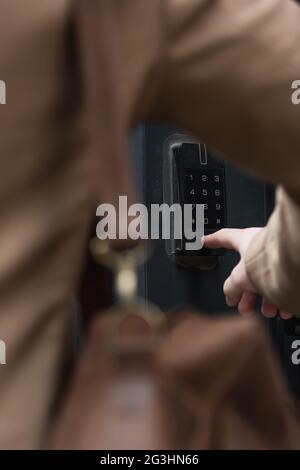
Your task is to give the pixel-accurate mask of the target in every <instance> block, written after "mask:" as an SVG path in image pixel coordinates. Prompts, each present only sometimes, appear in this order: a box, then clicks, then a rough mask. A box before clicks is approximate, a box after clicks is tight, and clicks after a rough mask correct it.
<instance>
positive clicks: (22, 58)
mask: <svg viewBox="0 0 300 470" xmlns="http://www.w3.org/2000/svg"><path fill="white" fill-rule="evenodd" d="M91 1H92V0H91ZM93 1H95V0H93ZM98 1H99V2H101V1H103V0H98ZM72 3H73V2H72V0H26V1H23V0H2V2H1V16H0V48H1V54H0V75H1V76H0V79H1V80H5V81H6V83H7V105H5V106H0V155H1V172H0V227H1V229H0V260H1V262H0V338H1V339H3V340H5V341H6V344H7V365H6V366H2V367H0V396H1V399H0V447H1V448H5V447H9V448H20V447H21V448H35V447H38V446H39V445H40V443H41V439H42V437H43V435H44V432H45V430H46V427H47V422H48V415H49V410H50V407H51V404H52V402H53V397H54V394H55V391H56V386H57V382H58V376H59V374H58V370H59V367H60V365H61V364H62V360H63V357H64V350H65V344H66V338H67V330H68V325H69V317H70V306H71V299H72V295H73V292H74V290H75V287H76V282H77V279H78V274H79V271H80V266H81V263H82V258H83V247H84V243H85V240H86V235H87V229H88V225H89V220H90V218H91V215H92V213H93V212H94V209H95V201H94V200H93V197H92V194H91V188H90V180H91V178H92V176H93V175H92V174H91V168H90V165H89V160H88V159H87V158H85V156H86V141H87V139H86V132H85V128H86V126H85V119H84V116H83V113H82V110H81V106H80V93H79V91H80V88H79V87H78V86H77V81H76V69H75V67H74V64H73V63H72V54H71V43H70V42H69V40H68V35H67V31H68V27H69V23H70V20H71V13H72ZM111 3H112V4H113V7H114V19H115V22H116V25H117V31H118V34H117V37H116V38H115V39H116V41H117V44H118V46H119V47H118V49H119V52H120V54H119V64H118V66H119V69H120V71H121V73H120V75H119V76H120V80H119V83H117V84H116V86H117V87H118V91H119V93H120V96H121V100H122V103H123V110H124V115H123V118H122V119H123V120H122V123H121V124H122V126H123V127H124V129H126V131H129V130H130V128H132V127H133V126H134V125H135V124H136V123H138V122H139V121H141V120H147V119H156V120H160V121H166V122H169V123H172V124H174V125H178V126H181V127H184V128H185V129H186V130H187V131H188V132H189V133H191V134H194V135H195V136H197V137H198V138H199V139H202V140H203V141H205V142H206V143H208V144H210V145H212V146H214V147H216V148H217V149H218V150H220V151H221V152H223V153H224V155H226V157H228V158H229V159H231V160H232V161H233V162H235V163H237V164H240V165H241V166H243V167H244V168H246V169H248V170H250V171H252V172H254V173H255V174H256V175H258V176H262V177H263V178H265V179H267V180H270V181H274V182H276V183H280V184H281V186H282V189H281V190H280V191H279V193H278V203H277V208H276V211H275V213H274V214H273V216H272V219H271V221H270V223H269V225H268V227H267V229H266V230H265V231H264V232H263V233H262V235H261V236H259V238H258V239H257V240H255V242H254V243H253V244H252V246H251V248H250V250H249V254H248V262H247V263H248V270H249V274H250V276H251V278H252V280H253V282H254V284H255V285H256V286H257V287H258V289H259V290H260V291H261V292H262V293H263V294H264V295H265V296H266V297H267V298H268V299H269V300H270V301H271V302H273V303H274V304H276V305H278V306H279V307H281V308H283V309H284V310H288V311H299V310H300V297H299V292H298V291H299V288H298V278H300V246H299V245H300V237H299V234H298V230H299V227H300V211H299V207H298V205H297V200H299V197H300V190H299V189H300V177H299V175H300V132H299V124H300V108H298V107H297V106H294V105H293V104H292V102H291V83H292V81H293V80H295V79H299V78H300V54H299V44H300V10H299V9H298V7H297V6H296V5H295V4H294V3H293V2H292V1H290V0H122V1H120V0H111ZM99 86H101V83H99ZM288 194H289V196H288ZM98 202H99V201H98Z"/></svg>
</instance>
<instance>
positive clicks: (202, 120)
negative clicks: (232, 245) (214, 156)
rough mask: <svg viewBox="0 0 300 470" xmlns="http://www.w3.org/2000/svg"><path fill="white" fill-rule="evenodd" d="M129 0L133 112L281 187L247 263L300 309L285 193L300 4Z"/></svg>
mask: <svg viewBox="0 0 300 470" xmlns="http://www.w3.org/2000/svg"><path fill="white" fill-rule="evenodd" d="M128 3H130V4H131V5H132V4H134V3H135V4H136V5H137V3H139V7H137V10H138V12H139V13H138V15H139V16H138V15H137V14H136V15H133V10H132V11H131V13H132V14H131V19H130V20H128V24H131V28H128V29H130V32H128V33H126V32H125V33H124V31H125V30H124V29H123V34H125V36H124V37H125V38H126V41H125V42H126V43H127V45H128V47H127V59H126V64H127V65H128V63H129V62H131V63H132V67H131V68H128V67H126V66H125V64H124V70H127V73H128V70H132V71H134V73H133V75H132V76H131V77H128V76H127V81H125V82H126V83H127V90H126V93H125V95H126V96H127V97H128V96H131V99H130V103H131V113H132V114H133V115H134V120H135V121H136V120H137V119H141V118H148V119H151V120H153V119H154V120H158V121H160V122H161V121H163V122H168V123H171V124H174V125H177V126H180V127H182V128H184V129H186V130H187V131H188V132H189V133H191V134H193V135H195V136H196V137H198V138H199V139H201V140H202V141H204V142H206V143H207V144H208V145H210V146H212V147H215V148H216V149H217V150H219V151H221V152H222V153H223V154H224V155H225V156H226V158H228V159H230V160H231V161H233V162H234V163H236V164H238V165H240V166H242V167H244V168H245V169H248V170H249V171H250V172H253V173H254V174H256V175H257V176H260V177H262V178H264V179H266V180H269V181H273V182H275V183H279V184H280V185H282V187H283V188H285V192H284V191H283V190H281V191H280V192H279V194H278V202H277V208H276V211H275V213H274V214H273V216H272V218H271V220H270V222H269V224H268V226H267V228H266V229H265V231H264V232H263V233H262V235H261V236H260V237H259V238H258V239H257V240H255V241H254V242H253V244H252V246H251V248H250V250H249V254H248V259H247V269H248V271H249V274H250V276H251V278H252V280H253V282H254V284H255V285H256V286H257V288H258V289H259V291H260V292H261V293H262V294H264V295H266V296H267V298H269V300H270V301H273V302H274V303H276V304H277V305H278V306H280V307H282V308H284V309H289V310H291V309H292V310H297V309H298V310H300V295H299V296H298V282H299V290H300V234H299V236H298V232H299V231H300V206H298V205H297V204H296V203H295V202H294V200H292V199H291V198H290V197H289V196H287V194H288V193H289V194H294V195H298V194H299V195H300V107H298V106H295V105H293V104H292V101H291V95H292V89H291V85H292V82H293V81H294V80H296V79H299V78H300V53H299V46H300V9H299V7H298V6H297V4H296V3H294V2H293V1H292V0H230V1H229V0H164V1H157V0H153V2H147V1H145V0H141V1H139V2H134V0H132V1H131V2H128ZM150 4H151V8H150V7H149V5H150ZM146 5H148V7H147V8H146ZM143 9H144V12H145V15H147V18H146V16H145V17H144V21H142V17H143ZM149 9H151V11H149ZM123 15H124V11H123ZM134 16H135V18H134ZM123 17H124V16H123ZM135 20H136V21H135ZM133 23H134V25H133ZM123 25H124V23H123ZM128 38H130V39H131V43H130V44H131V46H132V48H131V49H130V48H129V40H128ZM146 38H147V39H146ZM129 50H130V51H131V52H130V53H129ZM134 63H135V64H136V66H135V65H134ZM138 64H143V67H141V66H140V65H138ZM130 93H131V95H130ZM299 200H300V198H299ZM298 278H299V281H298ZM297 298H298V300H297Z"/></svg>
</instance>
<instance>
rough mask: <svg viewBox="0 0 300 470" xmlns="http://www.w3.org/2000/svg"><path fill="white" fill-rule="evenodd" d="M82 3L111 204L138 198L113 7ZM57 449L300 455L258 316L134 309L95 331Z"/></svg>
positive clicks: (55, 440)
mask: <svg viewBox="0 0 300 470" xmlns="http://www.w3.org/2000/svg"><path fill="white" fill-rule="evenodd" d="M77 4H78V5H77V6H78V12H79V13H78V19H79V23H80V32H81V35H80V38H81V44H82V52H83V54H82V55H83V57H84V59H85V60H84V70H85V72H86V74H85V77H86V85H87V89H88V96H89V103H90V106H89V108H90V111H91V112H90V117H91V129H92V141H93V143H94V145H93V154H94V158H93V162H94V164H95V165H98V161H100V156H102V166H101V171H100V167H99V172H96V174H98V175H102V176H101V180H99V181H98V183H99V188H100V191H99V195H100V199H101V200H102V201H103V200H104V201H105V202H112V203H114V202H116V198H117V196H118V194H132V193H133V191H132V190H131V187H132V186H131V181H130V176H129V172H128V169H127V166H126V161H125V159H124V155H123V153H124V148H125V144H124V142H125V134H124V129H122V125H121V124H120V115H114V114H113V110H116V109H118V110H119V112H120V113H122V106H116V105H114V106H110V103H111V101H110V100H117V99H118V94H117V89H115V87H114V83H115V76H116V74H117V73H118V72H117V69H116V68H115V64H116V63H117V61H114V57H115V53H117V52H116V51H115V48H114V46H113V24H112V15H110V8H112V6H111V5H112V4H113V2H109V1H107V0H101V1H98V0H89V2H86V0H78V2H77ZM115 104H116V103H115ZM103 116H104V117H103ZM101 119H102V120H101ZM107 135H109V136H110V139H108V138H107ZM103 142H106V145H105V146H104V147H103ZM109 142H110V143H111V146H109V145H108V143H109ZM103 155H104V156H105V157H106V160H105V162H104V161H103ZM116 168H118V171H115V170H116ZM99 287H100V286H99ZM99 295H100V293H99ZM51 446H52V447H53V448H58V449H299V448H300V424H299V420H298V411H297V409H296V407H295V405H294V404H293V402H292V398H291V397H290V396H289V393H288V392H287V389H286V387H285V384H284V380H283V378H282V375H281V372H280V370H279V367H278V365H277V361H276V360H275V358H274V355H273V353H272V351H271V347H270V345H269V339H268V337H267V334H266V333H265V331H264V327H263V325H262V324H261V323H260V322H259V321H258V320H256V319H243V318H239V317H235V316H234V317H231V316H229V317H224V316H223V317H219V318H218V317H216V318H215V317H214V318H209V317H207V316H203V315H200V314H194V313H186V314H184V315H178V314H176V315H175V314H173V315H171V314H170V315H169V316H164V315H163V314H161V313H158V312H157V311H152V312H149V311H147V310H146V312H145V307H144V306H141V307H139V306H134V305H132V306H129V307H128V306H127V307H126V308H124V309H121V310H118V309H116V310H114V311H108V312H107V313H103V312H102V313H99V314H98V315H97V316H96V318H95V320H94V321H93V322H92V324H91V325H90V328H89V334H88V336H87V337H86V341H85V347H84V352H83V356H82V358H81V360H80V363H79V365H78V367H77V369H76V370H75V374H74V377H73V380H72V381H71V384H70V387H69V392H68V394H67V396H66V398H65V400H64V402H63V406H62V409H61V413H60V416H59V418H58V420H57V423H56V425H55V427H54V431H53V436H52V440H51Z"/></svg>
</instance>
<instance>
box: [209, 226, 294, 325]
mask: <svg viewBox="0 0 300 470" xmlns="http://www.w3.org/2000/svg"><path fill="white" fill-rule="evenodd" d="M261 230H263V228H247V229H242V230H239V229H223V230H220V231H219V232H216V233H213V234H212V235H208V236H206V237H204V245H205V246H206V247H207V248H227V249H229V250H235V251H237V252H238V253H239V254H240V257H241V258H240V262H239V263H238V264H237V266H236V267H235V268H234V269H233V271H232V273H231V274H230V276H229V277H228V279H227V280H226V281H225V283H224V294H225V297H226V303H227V305H228V306H229V307H236V306H238V310H239V312H240V314H241V315H249V314H251V313H252V312H253V311H254V309H255V305H256V298H257V295H259V292H258V291H257V289H256V288H255V286H254V285H253V284H252V283H251V281H250V279H249V277H248V274H247V271H246V266H245V257H246V252H247V249H248V246H249V245H250V243H251V241H252V240H253V238H254V237H256V236H257V234H258V233H259V232H260V231H261ZM261 313H262V314H263V315H264V316H265V317H267V318H274V317H276V315H277V308H276V306H274V305H272V304H270V303H269V302H268V301H267V300H266V299H264V298H263V300H262V304H261ZM280 316H281V318H283V319H284V320H289V319H290V318H291V317H292V315H291V314H290V313H287V312H280Z"/></svg>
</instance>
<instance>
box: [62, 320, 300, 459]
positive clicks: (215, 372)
mask: <svg viewBox="0 0 300 470" xmlns="http://www.w3.org/2000/svg"><path fill="white" fill-rule="evenodd" d="M154 315H155V314H154ZM118 316H120V313H118V312H110V313H108V314H106V315H103V316H102V315H99V317H98V318H96V319H95V321H94V322H93V324H92V325H91V328H90V333H89V336H88V338H87V342H86V349H85V351H84V354H83V357H82V359H81V361H80V365H79V367H78V369H77V371H76V373H75V377H74V379H73V381H72V383H71V386H70V391H69V394H68V397H67V399H66V401H65V403H64V406H63V409H62V415H61V417H60V420H59V423H58V424H57V427H56V429H55V437H54V441H53V447H54V448H58V449H108V450H112V449H130V450H132V449H154V450H157V449H186V450H190V449H300V442H299V441H300V423H299V419H298V410H297V409H296V406H295V404H294V403H293V402H292V399H291V397H290V396H289V393H288V391H287V389H286V387H285V385H284V380H283V378H282V376H281V373H280V370H279V367H278V365H277V362H276V360H275V358H274V355H273V353H272V351H271V348H270V344H269V339H268V336H267V334H266V333H265V331H264V328H263V325H262V324H261V322H259V321H258V320H256V319H243V318H239V317H235V316H234V317H231V316H229V317H224V316H223V317H219V318H218V317H217V318H215V317H213V318H210V317H207V316H203V315H199V314H193V313H188V314H185V315H178V314H170V317H169V322H170V324H169V327H168V331H167V332H165V333H163V334H162V335H161V336H160V337H157V338H156V339H157V341H155V337H153V334H152V333H153V332H152V331H151V328H148V326H149V325H148V321H146V320H144V319H143V318H142V317H140V315H139V314H138V315H137V316H134V314H130V313H128V315H127V316H126V315H125V314H124V313H123V315H121V316H120V317H119V319H118ZM120 320H121V321H120ZM171 320H172V323H173V324H171ZM116 322H117V323H118V328H116V324H115V323H116Z"/></svg>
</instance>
